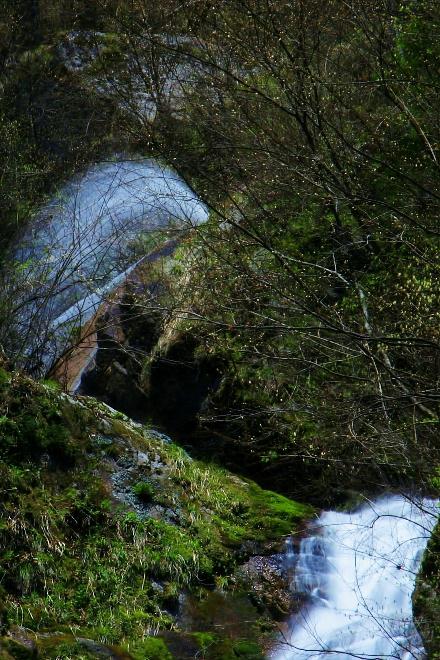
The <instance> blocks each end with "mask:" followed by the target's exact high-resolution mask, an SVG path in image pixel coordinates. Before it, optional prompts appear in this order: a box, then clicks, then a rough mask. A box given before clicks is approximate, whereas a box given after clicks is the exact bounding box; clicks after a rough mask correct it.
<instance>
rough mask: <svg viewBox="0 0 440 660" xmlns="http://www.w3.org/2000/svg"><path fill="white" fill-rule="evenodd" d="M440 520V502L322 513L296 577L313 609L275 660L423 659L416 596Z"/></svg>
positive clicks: (299, 619)
mask: <svg viewBox="0 0 440 660" xmlns="http://www.w3.org/2000/svg"><path fill="white" fill-rule="evenodd" d="M436 517H437V503H436V502H434V501H432V500H427V499H423V500H418V501H415V500H412V499H410V498H407V497H403V496H397V495H396V496H394V495H393V496H388V497H383V498H381V499H379V500H377V501H375V502H370V503H368V504H366V505H364V506H363V507H362V508H360V509H359V510H358V511H355V512H354V513H339V512H332V511H329V512H326V513H323V514H322V515H321V516H320V518H319V519H318V521H317V522H316V525H314V526H313V530H312V531H313V535H311V536H309V537H308V538H305V539H303V540H302V542H301V546H300V550H299V553H298V554H297V557H296V562H295V569H294V571H293V578H292V589H294V590H295V591H296V592H297V593H299V594H304V595H305V596H307V604H306V605H305V606H304V607H303V608H302V610H301V611H300V612H299V614H296V615H295V616H293V617H292V619H291V621H290V622H289V631H288V633H287V634H286V637H285V639H283V640H281V641H280V643H279V644H278V646H277V649H276V651H275V652H274V653H273V654H272V656H271V657H272V658H273V660H293V659H295V660H311V659H312V658H314V659H317V658H330V657H333V658H338V660H348V659H349V658H350V659H352V658H361V659H363V660H364V659H365V660H367V659H368V660H373V659H378V658H399V659H401V660H409V659H410V658H414V659H418V660H421V659H422V658H425V657H426V656H425V652H424V650H423V646H422V641H421V639H420V636H419V634H418V632H417V630H416V628H415V625H414V623H413V619H412V606H411V594H412V592H413V590H414V584H415V578H416V574H417V570H418V568H419V565H420V561H421V557H422V554H423V551H424V549H425V547H426V544H427V541H428V538H429V536H430V533H431V531H432V528H433V527H434V524H435V522H436ZM286 563H287V565H288V568H289V567H291V566H292V548H291V547H288V548H287V552H286Z"/></svg>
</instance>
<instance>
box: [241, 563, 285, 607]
mask: <svg viewBox="0 0 440 660" xmlns="http://www.w3.org/2000/svg"><path fill="white" fill-rule="evenodd" d="M237 578H238V581H239V583H240V584H241V586H242V587H243V588H244V589H245V590H246V591H247V592H248V594H249V596H250V597H251V599H252V601H253V602H254V603H255V605H256V606H257V607H258V608H259V609H260V610H262V611H266V612H268V613H269V615H270V616H271V617H274V618H275V619H277V620H281V619H284V618H285V617H286V616H287V615H288V614H289V612H291V611H292V607H293V605H294V596H293V594H292V592H291V590H290V583H289V578H288V574H287V572H286V570H285V565H284V561H283V555H281V554H278V555H272V556H269V557H262V556H256V557H251V558H250V559H249V561H248V562H246V564H244V565H243V566H241V567H240V569H239V570H238V572H237Z"/></svg>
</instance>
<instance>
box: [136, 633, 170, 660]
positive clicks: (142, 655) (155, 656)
mask: <svg viewBox="0 0 440 660" xmlns="http://www.w3.org/2000/svg"><path fill="white" fill-rule="evenodd" d="M129 651H130V655H131V657H132V658H133V660H172V659H173V656H172V655H171V653H170V652H169V651H168V649H167V646H166V644H165V642H164V640H163V639H161V638H160V637H148V639H144V640H143V641H142V642H138V643H137V644H134V645H133V646H131V647H130V649H129Z"/></svg>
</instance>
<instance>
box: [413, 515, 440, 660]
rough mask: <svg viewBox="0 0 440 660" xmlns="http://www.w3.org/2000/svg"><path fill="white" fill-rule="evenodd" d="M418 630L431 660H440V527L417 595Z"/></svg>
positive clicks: (427, 553)
mask: <svg viewBox="0 0 440 660" xmlns="http://www.w3.org/2000/svg"><path fill="white" fill-rule="evenodd" d="M413 610H414V617H415V622H416V625H417V628H418V629H419V632H420V634H421V636H422V639H423V644H424V647H425V649H426V651H427V652H428V657H429V658H431V660H438V659H440V523H438V524H437V526H436V527H435V528H434V531H433V533H432V535H431V538H430V540H429V542H428V545H427V548H426V550H425V553H424V556H423V560H422V565H421V568H420V571H419V574H418V576H417V580H416V588H415V591H414V594H413Z"/></svg>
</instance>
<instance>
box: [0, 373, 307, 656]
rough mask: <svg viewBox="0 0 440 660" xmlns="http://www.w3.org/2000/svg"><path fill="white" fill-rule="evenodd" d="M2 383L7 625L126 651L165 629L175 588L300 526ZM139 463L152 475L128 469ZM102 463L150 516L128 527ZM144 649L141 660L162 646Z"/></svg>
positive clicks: (98, 414)
mask: <svg viewBox="0 0 440 660" xmlns="http://www.w3.org/2000/svg"><path fill="white" fill-rule="evenodd" d="M6 380H7V379H6ZM10 381H11V382H10V383H9V384H7V386H6V387H5V388H3V390H1V389H0V420H4V421H3V423H2V425H1V426H0V433H1V435H0V439H1V443H0V447H1V453H0V520H1V521H2V522H1V524H0V548H2V551H1V552H0V581H1V583H2V584H3V586H4V590H5V593H4V597H3V601H4V608H5V613H6V616H5V617H4V621H6V620H7V621H8V625H13V624H14V623H15V624H19V625H23V626H25V627H26V628H28V629H30V630H35V631H42V630H46V631H60V630H62V629H63V628H64V629H66V630H69V631H74V633H75V634H78V636H79V634H80V633H81V636H84V637H88V638H90V639H95V640H99V641H101V642H102V643H105V644H115V643H121V642H126V643H130V645H132V644H133V643H134V642H136V643H137V642H138V641H139V640H142V639H143V638H144V637H145V634H146V631H149V630H158V629H167V628H169V627H170V626H171V625H172V623H173V617H172V616H171V614H170V613H169V612H168V609H169V608H171V609H172V608H173V607H174V605H175V601H176V598H177V596H178V594H179V592H181V591H182V589H183V588H185V589H189V590H191V589H192V588H194V587H197V588H199V587H200V585H201V584H207V585H213V584H214V583H215V582H216V581H217V582H218V581H221V582H222V583H225V581H227V580H226V577H227V576H228V575H229V574H230V573H231V572H232V571H233V569H234V567H235V565H236V562H237V560H238V557H239V556H240V557H241V558H242V557H243V553H242V550H241V548H242V544H243V542H244V541H248V540H254V541H261V542H264V541H268V540H272V539H275V538H279V537H280V536H282V535H284V534H287V533H290V532H292V531H293V530H294V529H295V525H296V524H297V522H298V520H299V519H300V518H302V517H304V516H305V515H309V514H310V511H311V510H310V509H309V508H308V507H305V506H302V505H299V504H296V503H293V502H290V501H289V500H287V499H286V498H284V497H281V496H278V495H276V494H275V493H272V492H269V491H264V490H262V489H261V488H259V487H258V486H257V485H256V484H254V483H253V482H250V481H247V480H243V479H240V478H238V477H236V476H234V475H232V474H231V473H229V472H227V471H225V470H222V469H220V468H218V467H216V466H211V465H207V464H205V463H202V462H198V461H193V460H191V459H190V458H188V456H187V455H186V454H185V452H183V451H182V450H181V449H180V448H179V447H177V446H175V445H169V444H164V443H163V442H162V441H161V440H160V439H158V438H157V437H156V436H154V435H150V434H149V432H148V429H146V428H144V427H142V426H140V425H135V424H133V423H130V421H129V420H127V418H126V417H124V416H121V415H116V416H115V415H114V413H113V412H112V411H110V409H108V408H107V407H106V406H105V405H102V404H98V403H97V402H95V401H94V400H92V399H81V400H80V401H78V402H76V401H74V400H72V399H70V398H69V397H66V396H65V395H62V394H59V393H57V392H56V391H52V390H50V389H48V388H47V387H45V386H40V385H37V384H35V383H33V382H32V381H29V380H27V379H25V378H22V377H18V376H16V375H13V376H12V377H11V378H10ZM109 447H112V448H113V449H112V451H111V452H109V451H107V450H108V448H109ZM139 452H142V453H143V454H144V455H145V456H147V457H151V463H150V464H147V465H142V466H139V465H138V462H137V456H138V453H139ZM115 458H116V459H117V460H119V459H120V458H121V459H122V458H123V459H124V461H125V462H126V463H127V461H128V464H129V465H130V469H129V470H128V471H126V472H127V474H130V475H131V477H130V478H131V479H132V482H131V484H128V483H127V484H126V485H124V488H125V491H123V492H126V493H130V491H131V493H134V494H135V495H136V497H137V498H138V500H139V502H140V505H141V504H142V501H143V502H149V501H151V499H152V498H153V496H154V501H155V504H156V507H155V508H156V509H158V511H163V516H162V517H161V518H159V519H153V518H149V517H139V515H138V514H137V513H136V512H135V511H133V510H130V508H129V507H128V506H127V505H126V504H125V503H124V500H123V501H121V500H120V499H119V500H118V499H116V498H115V496H114V494H113V493H112V490H111V483H112V482H111V479H110V477H111V476H112V474H113V473H114V471H115V470H116V471H118V470H119V468H118V464H117V463H116V462H115V460H114V459H115ZM124 461H123V462H124ZM130 461H131V462H130ZM153 466H157V467H153ZM124 474H125V472H124ZM124 478H126V477H124ZM128 501H130V500H128ZM237 550H239V551H240V552H239V553H237ZM158 580H159V581H160V582H161V588H160V589H158V588H156V587H155V586H154V584H155V583H157V581H158ZM152 639H153V640H154V641H148V644H150V646H151V649H150V650H149V651H148V652H149V653H150V652H151V653H153V651H154V652H155V645H156V646H157V645H160V644H162V642H160V641H158V640H157V639H156V638H152ZM207 640H208V638H206V639H204V640H202V639H201V638H200V640H199V642H200V644H202V646H203V644H204V643H205V642H206V643H208V642H207ZM61 641H62V643H64V642H65V643H66V644H71V643H73V642H72V640H70V639H69V640H64V641H63V640H61ZM60 643H61V642H60ZM142 648H144V647H142ZM145 648H147V647H145ZM82 652H83V656H84V657H87V656H86V653H87V649H83V651H82ZM139 652H140V653H141V652H143V651H139ZM160 652H162V651H160ZM60 653H61V652H60ZM66 653H67V651H66ZM56 657H57V656H56ZM60 657H63V656H62V655H60ZM66 657H67V656H66ZM72 657H75V656H74V655H73V656H72ZM78 657H79V656H78ZM142 657H143V656H142ZM146 657H150V656H146ZM151 657H155V656H154V655H151ZM158 657H166V656H165V655H163V654H162V655H161V656H158Z"/></svg>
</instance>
